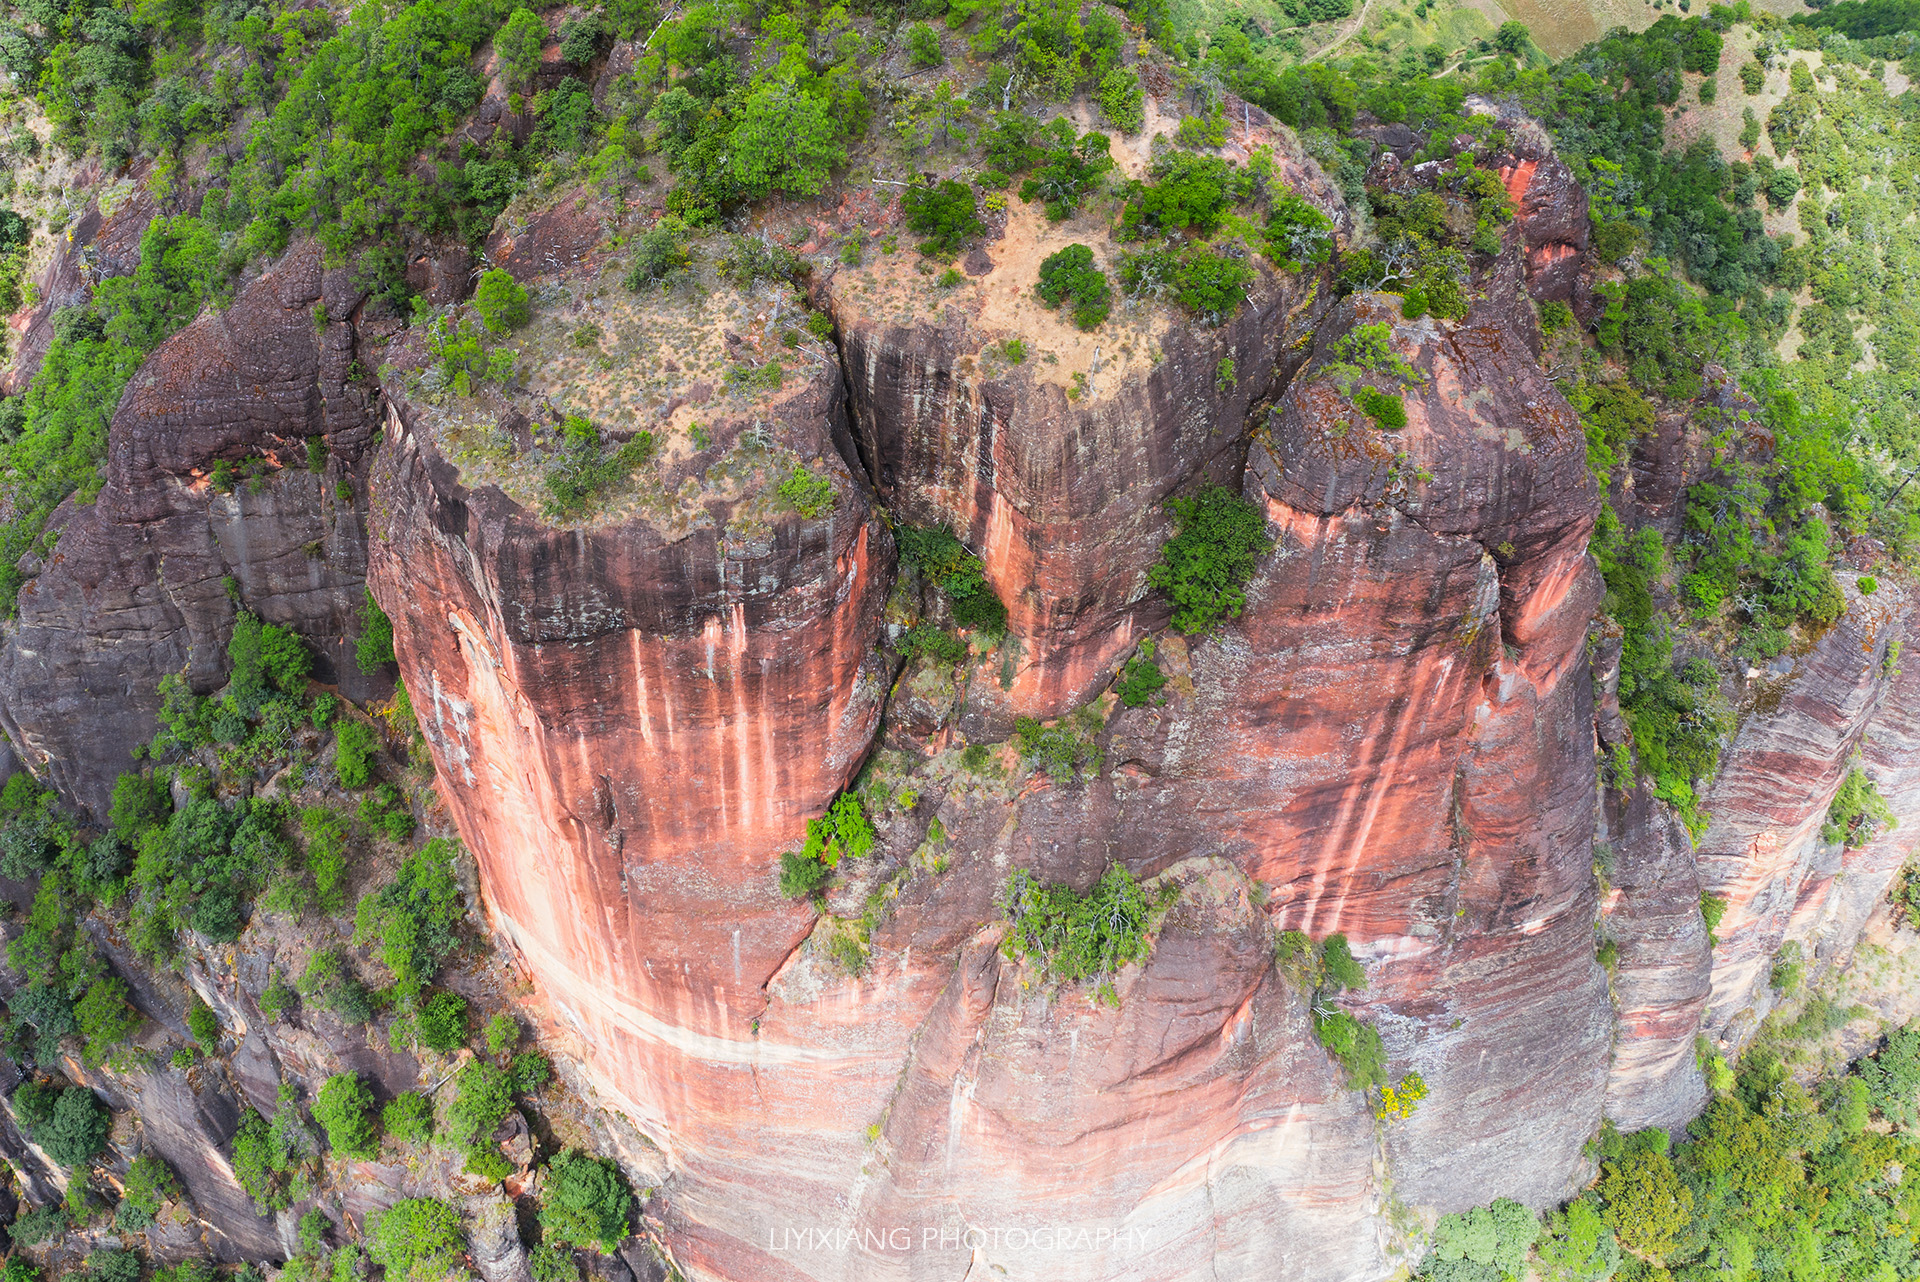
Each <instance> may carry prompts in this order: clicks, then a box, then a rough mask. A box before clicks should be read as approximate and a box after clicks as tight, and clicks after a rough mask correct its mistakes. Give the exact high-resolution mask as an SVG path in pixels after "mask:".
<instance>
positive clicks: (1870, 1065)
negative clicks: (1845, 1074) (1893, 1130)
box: [1859, 1022, 1920, 1131]
mask: <svg viewBox="0 0 1920 1282" xmlns="http://www.w3.org/2000/svg"><path fill="white" fill-rule="evenodd" d="M1859 1073H1860V1081H1861V1082H1862V1083H1863V1084H1864V1085H1865V1087H1866V1090H1867V1098H1868V1101H1869V1102H1870V1103H1871V1104H1872V1106H1873V1109H1874V1111H1875V1112H1877V1113H1879V1114H1880V1116H1882V1117H1884V1118H1886V1119H1887V1120H1888V1121H1889V1122H1892V1123H1893V1124H1894V1125H1895V1126H1898V1127H1899V1128H1900V1129H1902V1130H1903V1131H1914V1130H1920V1022H1916V1023H1912V1024H1908V1025H1906V1026H1905V1027H1904V1028H1898V1029H1895V1030H1894V1031H1893V1032H1891V1033H1888V1034H1887V1044H1886V1045H1885V1046H1883V1047H1881V1048H1880V1050H1879V1052H1878V1053H1877V1054H1875V1055H1874V1056H1873V1057H1872V1058H1870V1059H1863V1060H1861V1061H1860V1064H1859Z"/></svg>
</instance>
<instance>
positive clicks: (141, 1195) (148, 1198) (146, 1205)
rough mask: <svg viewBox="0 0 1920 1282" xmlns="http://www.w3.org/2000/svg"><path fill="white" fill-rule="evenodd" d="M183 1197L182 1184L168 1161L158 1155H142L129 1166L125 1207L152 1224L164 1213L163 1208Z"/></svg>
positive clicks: (125, 1188)
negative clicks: (181, 1193) (181, 1192)
mask: <svg viewBox="0 0 1920 1282" xmlns="http://www.w3.org/2000/svg"><path fill="white" fill-rule="evenodd" d="M179 1196H180V1181H179V1179H178V1178H177V1177H176V1176H175V1175H174V1173H173V1168H172V1167H171V1166H168V1165H167V1163H166V1159H164V1158H162V1157H160V1156H159V1155H158V1154H155V1153H142V1154H141V1155H140V1156H139V1157H136V1158H134V1159H133V1162H132V1163H131V1164H130V1165H129V1166H128V1167H127V1178H126V1183H125V1187H124V1203H123V1204H124V1205H125V1206H130V1207H132V1208H133V1209H134V1210H135V1211H137V1212H139V1213H140V1214H141V1215H143V1216H145V1217H146V1219H147V1221H148V1222H151V1221H152V1220H153V1217H154V1216H156V1215H158V1214H160V1208H161V1207H162V1206H164V1205H165V1204H166V1203H167V1202H169V1201H172V1200H173V1199H174V1198H177V1197H179Z"/></svg>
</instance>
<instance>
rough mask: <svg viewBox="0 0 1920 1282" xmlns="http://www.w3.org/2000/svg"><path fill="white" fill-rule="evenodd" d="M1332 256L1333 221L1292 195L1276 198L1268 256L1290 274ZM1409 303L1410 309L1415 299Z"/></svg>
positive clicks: (1268, 240) (1268, 219)
mask: <svg viewBox="0 0 1920 1282" xmlns="http://www.w3.org/2000/svg"><path fill="white" fill-rule="evenodd" d="M1332 255H1333V220H1332V219H1330V218H1328V217H1327V216H1326V215H1325V214H1323V213H1321V212H1320V211H1319V210H1318V209H1316V208H1314V207H1313V206H1312V205H1310V204H1308V203H1307V202H1306V201H1305V200H1303V199H1301V198H1300V197H1299V196H1296V195H1294V194H1293V193H1292V192H1287V193H1285V194H1284V195H1281V196H1279V197H1276V198H1275V200H1274V202H1273V211H1272V212H1271V213H1270V214H1269V215H1268V216H1267V256H1268V257H1269V258H1271V259H1273V261H1274V262H1275V263H1276V264H1278V265H1279V266H1281V267H1284V268H1286V269H1287V270H1288V271H1300V270H1302V269H1303V268H1306V267H1312V266H1316V265H1318V264H1320V263H1324V262H1326V261H1327V259H1328V258H1330V257H1332ZM1407 299H1408V303H1409V305H1411V303H1412V295H1411V294H1409V295H1408V296H1407ZM1421 310H1423V311H1424V310H1425V304H1424V301H1423V303H1422V308H1421ZM1415 314H1416V315H1417V314H1418V313H1415Z"/></svg>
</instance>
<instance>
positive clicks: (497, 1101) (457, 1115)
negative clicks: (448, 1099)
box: [444, 1059, 513, 1150]
mask: <svg viewBox="0 0 1920 1282" xmlns="http://www.w3.org/2000/svg"><path fill="white" fill-rule="evenodd" d="M453 1083H454V1096H453V1103H452V1104H450V1105H449V1106H448V1107H447V1124H446V1129H445V1131H444V1134H445V1135H446V1137H447V1139H448V1140H449V1141H450V1142H451V1143H452V1144H453V1145H454V1146H455V1147H456V1148H460V1149H463V1150H470V1149H473V1148H475V1147H476V1146H478V1145H482V1144H485V1143H486V1142H487V1141H488V1140H490V1139H492V1138H493V1133H494V1131H496V1130H497V1129H499V1126H500V1123H501V1122H503V1121H505V1120H506V1117H507V1114H508V1113H510V1112H512V1111H513V1091H512V1083H511V1082H510V1081H509V1080H508V1077H507V1074H506V1073H505V1072H503V1071H502V1070H500V1069H498V1068H495V1067H494V1066H493V1065H492V1064H489V1063H487V1062H486V1061H485V1060H477V1059H476V1060H469V1061H468V1062H467V1064H466V1065H465V1066H464V1067H463V1068H461V1070H460V1072H459V1073H458V1074H457V1075H456V1076H455V1077H454V1079H453Z"/></svg>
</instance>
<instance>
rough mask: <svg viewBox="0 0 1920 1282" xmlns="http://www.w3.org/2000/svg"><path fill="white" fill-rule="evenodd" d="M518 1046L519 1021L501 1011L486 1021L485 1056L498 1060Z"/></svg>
mask: <svg viewBox="0 0 1920 1282" xmlns="http://www.w3.org/2000/svg"><path fill="white" fill-rule="evenodd" d="M519 1044H520V1021H519V1020H517V1019H515V1018H514V1017H513V1016H511V1015H509V1014H507V1013H506V1012H504V1011H502V1012H501V1013H500V1014H498V1015H495V1016H494V1017H493V1018H492V1019H490V1020H488V1021H487V1054H489V1055H492V1056H494V1057H496V1058H498V1057H499V1056H501V1055H504V1054H506V1053H507V1052H508V1051H510V1050H512V1049H513V1048H514V1047H515V1046H518V1045H519Z"/></svg>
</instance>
